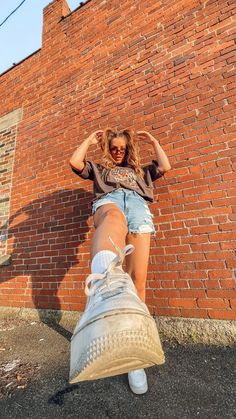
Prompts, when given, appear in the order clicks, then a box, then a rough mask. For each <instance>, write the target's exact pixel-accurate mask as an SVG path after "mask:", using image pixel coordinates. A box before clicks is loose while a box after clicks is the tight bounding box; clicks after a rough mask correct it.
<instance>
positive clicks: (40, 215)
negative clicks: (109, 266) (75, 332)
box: [0, 189, 93, 340]
mask: <svg viewBox="0 0 236 419" xmlns="http://www.w3.org/2000/svg"><path fill="white" fill-rule="evenodd" d="M41 195H43V196H41V197H40V198H39V199H37V200H35V201H32V202H31V203H30V204H27V205H26V206H24V207H22V208H21V209H20V210H19V211H17V212H16V213H15V214H14V215H13V216H12V217H11V218H10V219H9V220H8V222H7V223H8V240H11V241H12V244H11V248H12V263H11V265H9V266H4V267H2V268H1V272H0V283H2V282H6V281H8V280H9V281H10V280H11V279H12V278H17V277H20V276H23V277H24V276H27V277H29V279H30V281H31V287H30V286H28V287H27V290H28V291H30V292H31V291H32V301H33V304H34V306H35V308H36V309H37V310H38V313H39V317H40V320H41V321H42V322H44V323H46V324H48V325H49V326H50V327H52V328H53V329H55V330H56V331H57V332H58V333H60V334H61V335H62V336H64V337H66V338H67V339H68V340H70V337H71V333H70V332H68V331H67V330H66V329H64V328H63V327H62V326H61V325H60V324H59V323H60V320H61V317H62V314H61V303H60V299H59V297H58V295H57V294H58V291H59V289H60V284H61V282H62V280H63V279H64V277H65V275H66V274H67V272H68V271H69V270H70V269H71V267H73V266H74V265H75V264H76V265H79V266H78V271H81V273H82V274H83V269H84V266H83V264H84V262H83V261H82V258H81V257H80V256H79V255H80V252H79V249H78V248H79V247H80V246H81V245H82V244H83V242H84V241H86V240H87V234H86V233H88V232H89V230H90V228H91V227H90V226H89V225H88V218H89V216H90V214H91V201H92V198H93V194H92V193H91V192H89V191H86V190H84V189H73V190H68V189H63V190H60V191H56V192H53V193H52V194H50V195H46V194H45V193H44V194H41ZM22 219H23V221H22ZM80 265H82V266H80ZM83 275H84V276H85V274H83ZM68 282H69V281H68ZM16 286H17V285H16ZM24 286H25V280H24ZM73 287H74V288H73V290H74V291H73V293H74V295H73V298H75V297H74V296H75V295H76V289H77V290H78V293H79V290H80V291H81V289H82V282H81V281H79V280H78V279H77V277H76V276H75V281H74V283H73ZM30 288H31V289H30ZM18 291H19V292H21V291H22V289H20V290H19V289H18V290H16V292H18ZM13 294H14V291H13ZM22 294H23V292H22ZM76 298H77V297H76ZM81 305H82V301H81ZM43 308H50V309H53V310H57V311H56V312H55V318H54V319H53V322H51V323H48V320H46V319H45V314H44V311H43V310H41V309H43Z"/></svg>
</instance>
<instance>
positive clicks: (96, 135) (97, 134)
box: [88, 130, 103, 144]
mask: <svg viewBox="0 0 236 419" xmlns="http://www.w3.org/2000/svg"><path fill="white" fill-rule="evenodd" d="M102 134H103V131H102V130H98V131H94V132H93V133H92V134H91V135H90V136H89V137H88V141H89V144H98V143H101V140H102Z"/></svg>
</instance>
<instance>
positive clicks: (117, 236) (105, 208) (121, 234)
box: [91, 204, 128, 259]
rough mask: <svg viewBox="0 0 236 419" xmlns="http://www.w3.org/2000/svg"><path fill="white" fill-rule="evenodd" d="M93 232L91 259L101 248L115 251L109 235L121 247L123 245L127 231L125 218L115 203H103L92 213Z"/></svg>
mask: <svg viewBox="0 0 236 419" xmlns="http://www.w3.org/2000/svg"><path fill="white" fill-rule="evenodd" d="M94 226H95V229H96V230H95V232H94V235H93V239H92V246H91V259H92V258H93V257H94V256H95V255H96V253H98V252H100V251H101V250H111V251H112V252H114V253H116V251H115V249H114V246H113V245H112V243H111V241H110V240H109V237H108V236H109V235H110V236H111V238H112V239H113V241H114V243H115V244H117V246H118V247H120V248H121V249H122V248H123V247H124V246H125V238H126V235H127V232H128V229H127V224H126V219H125V216H124V214H123V213H122V211H121V210H120V209H119V208H118V207H117V206H116V205H115V204H105V205H102V206H101V207H99V208H98V209H97V211H96V212H95V214H94Z"/></svg>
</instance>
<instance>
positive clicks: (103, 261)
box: [91, 250, 117, 274]
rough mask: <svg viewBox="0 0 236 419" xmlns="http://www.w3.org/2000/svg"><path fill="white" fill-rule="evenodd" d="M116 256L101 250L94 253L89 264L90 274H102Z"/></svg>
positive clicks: (109, 251)
mask: <svg viewBox="0 0 236 419" xmlns="http://www.w3.org/2000/svg"><path fill="white" fill-rule="evenodd" d="M116 256H117V254H116V253H114V252H112V251H111V250H101V251H100V252H98V253H96V255H95V256H94V257H93V260H92V263H91V272H92V273H101V274H103V273H104V272H105V271H106V269H107V268H108V266H109V264H110V263H111V262H112V260H113V259H114V258H115V257H116Z"/></svg>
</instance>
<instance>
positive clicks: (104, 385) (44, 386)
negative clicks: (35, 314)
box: [0, 318, 236, 419]
mask: <svg viewBox="0 0 236 419" xmlns="http://www.w3.org/2000/svg"><path fill="white" fill-rule="evenodd" d="M73 327H74V325H72V324H66V325H63V326H60V325H51V326H50V325H48V324H44V323H42V322H35V321H26V320H21V319H18V318H16V319H5V320H0V418H1V419H13V418H14V419H21V418H22V419H27V418H34V419H49V418H50V419H55V418H57V419H60V418H63V419H65V418H66V419H67V418H68V419H69V418H73V419H76V418H81V419H92V418H94V419H95V418H96V419H106V418H112V419H124V418H125V419H133V418H135V419H143V418H150V419H174V418H178V419H180V418H181V419H182V418H183V419H190V418H191V419H192V418H201V419H207V418H209V419H210V418H211V419H227V418H228V419H232V418H236V348H235V347H216V346H204V345H201V344H192V345H179V344H177V343H175V342H162V343H163V349H164V351H165V356H166V362H165V364H163V365H161V366H154V367H151V368H148V369H146V373H147V377H148V385H149V390H148V392H147V393H146V394H144V395H141V396H138V395H135V394H133V393H132V392H131V391H130V389H129V386H128V380H127V375H126V374H124V375H119V376H116V377H111V378H105V379H100V380H96V381H87V382H82V383H79V384H75V385H70V384H69V382H68V376H69V355H70V337H71V333H72V331H73Z"/></svg>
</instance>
